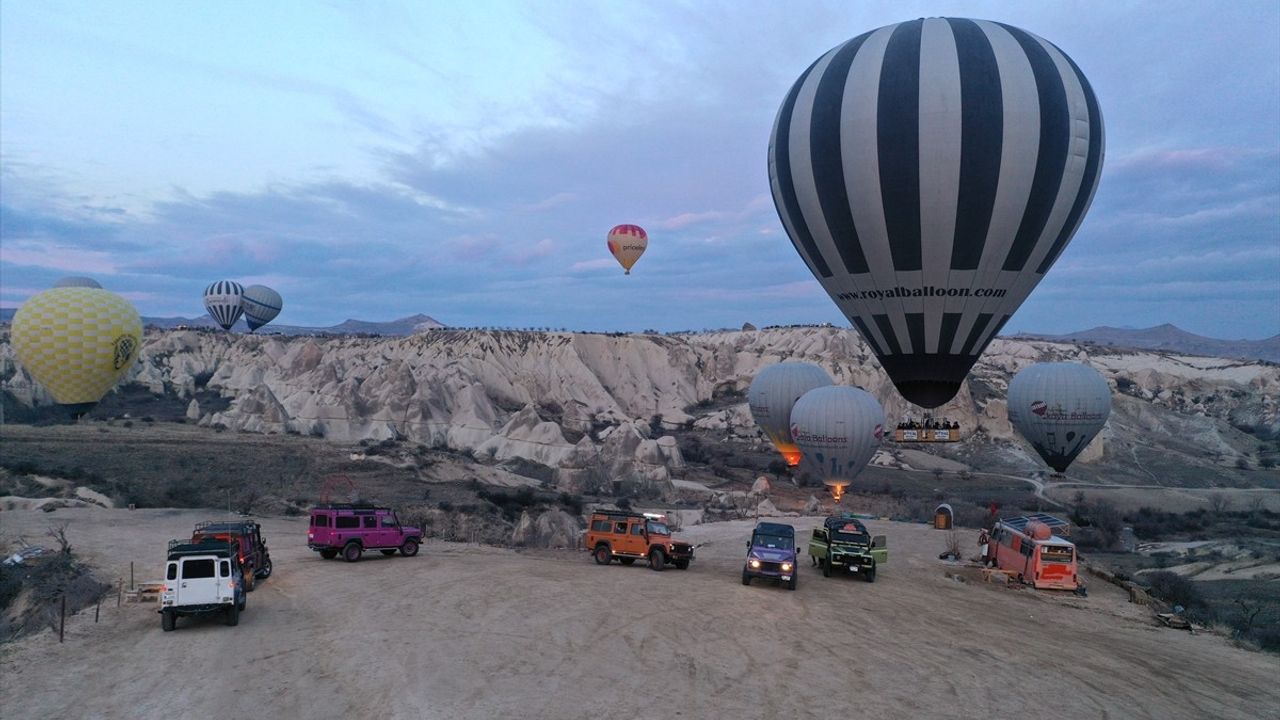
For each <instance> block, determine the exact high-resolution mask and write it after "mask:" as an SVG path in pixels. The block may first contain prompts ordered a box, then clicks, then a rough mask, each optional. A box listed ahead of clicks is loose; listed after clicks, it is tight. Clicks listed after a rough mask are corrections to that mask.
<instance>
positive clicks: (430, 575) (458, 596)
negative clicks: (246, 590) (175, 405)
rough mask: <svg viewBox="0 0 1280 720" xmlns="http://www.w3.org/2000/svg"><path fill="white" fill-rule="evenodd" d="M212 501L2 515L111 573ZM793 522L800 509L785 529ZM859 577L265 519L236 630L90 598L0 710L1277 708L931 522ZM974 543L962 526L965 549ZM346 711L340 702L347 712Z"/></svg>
mask: <svg viewBox="0 0 1280 720" xmlns="http://www.w3.org/2000/svg"><path fill="white" fill-rule="evenodd" d="M206 515H207V513H199V512H195V513H193V512H188V511H161V510H155V511H135V512H129V511H125V510H94V509H85V510H60V511H58V512H57V513H56V514H54V515H47V514H44V513H39V512H21V511H14V512H5V513H2V514H0V532H3V533H4V534H5V535H6V536H9V537H12V536H14V535H17V534H23V535H25V536H26V537H27V538H29V539H35V538H38V537H39V536H40V535H41V534H42V531H43V528H44V527H46V525H47V524H48V522H49V521H50V520H69V521H70V529H69V533H68V534H69V536H70V538H71V541H72V542H73V543H74V544H75V545H76V547H77V549H78V551H80V552H82V553H83V554H85V555H86V556H88V557H89V558H90V559H92V560H93V561H94V562H95V563H97V564H99V565H100V566H101V567H103V568H104V572H105V573H108V574H110V575H111V576H113V577H119V576H121V575H123V576H125V577H126V578H127V576H128V562H129V560H130V559H137V560H143V559H145V560H147V561H148V565H146V571H145V572H140V573H139V575H140V577H156V576H158V575H159V572H160V567H161V565H162V556H163V549H164V542H165V541H166V540H167V539H169V538H170V537H174V536H177V535H179V534H180V533H181V532H183V531H184V530H187V529H189V528H190V527H191V525H192V524H193V523H194V522H195V521H196V520H200V519H204V518H205V516H206ZM793 522H794V524H795V525H796V526H797V528H798V532H799V533H801V534H802V535H807V534H808V529H809V528H811V527H812V526H813V525H814V524H815V523H816V522H817V520H816V519H798V520H795V521H793ZM868 524H869V525H870V526H871V529H872V530H873V531H874V532H877V533H885V534H887V535H888V537H889V543H890V553H891V555H890V563H889V564H888V565H886V566H884V567H882V568H881V570H880V572H879V575H878V578H877V581H876V582H875V583H873V584H868V583H864V582H861V581H859V580H857V579H854V578H848V577H846V578H831V579H824V578H823V577H822V576H821V574H820V573H819V572H817V571H816V570H814V569H813V568H811V567H809V566H808V565H807V564H806V565H804V566H803V567H802V572H801V575H800V587H799V589H798V590H797V591H795V592H788V591H786V590H783V589H781V588H776V587H768V586H762V585H755V584H753V585H752V586H751V587H744V586H742V584H741V583H740V581H739V571H740V568H741V558H742V556H743V554H744V544H745V540H746V538H747V535H748V534H749V528H750V526H751V523H749V522H735V523H720V524H713V525H702V526H697V527H694V528H691V529H690V530H689V531H688V532H687V533H685V535H686V536H687V537H688V538H690V539H692V540H693V541H694V542H697V543H702V546H701V547H700V548H699V549H698V551H697V552H698V554H697V559H696V560H695V561H694V563H693V566H692V567H691V568H690V569H689V570H688V571H686V572H681V571H677V570H674V569H673V570H668V571H666V572H663V573H655V572H652V571H650V570H648V569H647V568H645V567H642V566H640V565H636V566H633V567H622V566H619V565H616V564H615V565H611V566H609V567H597V566H595V565H593V564H592V563H591V561H590V560H589V559H588V558H587V556H586V554H585V553H579V552H569V551H564V552H559V551H528V552H516V551H509V550H500V549H494V548H485V547H476V546H466V545H459V544H443V543H428V544H427V545H426V546H425V547H424V548H423V552H422V553H421V554H420V555H419V556H418V557H416V558H403V557H400V556H395V557H390V558H385V557H382V556H381V555H375V556H373V557H366V559H365V560H363V561H361V562H359V563H356V564H347V563H344V562H341V561H338V560H330V561H326V560H321V559H320V558H319V557H318V556H317V555H315V554H314V553H312V552H309V551H308V550H306V548H305V541H304V538H305V530H306V526H305V520H302V519H291V518H269V519H267V520H265V521H263V525H264V528H265V533H266V536H267V538H268V543H269V545H270V547H271V552H272V556H273V559H274V561H275V568H276V572H275V575H274V576H273V577H272V578H271V579H269V580H267V581H266V582H264V583H262V584H261V585H260V586H259V588H258V589H257V590H256V591H255V592H254V593H252V594H251V595H250V596H249V604H248V609H247V611H246V612H245V613H244V614H242V615H241V621H240V625H239V626H238V627H235V628H229V627H224V626H222V625H221V624H220V623H218V622H216V621H213V620H205V621H199V620H190V619H184V620H181V621H179V627H178V630H177V632H173V633H162V632H161V630H160V619H159V616H158V615H156V613H155V607H154V606H146V605H143V606H137V605H134V606H130V605H126V606H125V607H124V608H122V609H120V610H117V609H116V608H115V606H114V601H112V602H110V603H108V604H107V605H106V606H105V607H103V617H102V621H101V623H99V624H96V625H95V624H94V623H93V617H92V615H93V614H92V612H89V613H82V614H81V615H79V616H76V617H74V618H71V619H70V620H69V622H68V632H67V640H66V643H65V644H63V645H59V644H58V642H57V636H56V634H51V633H47V632H46V633H43V634H41V635H39V636H35V637H30V638H27V639H24V640H22V641H20V642H17V643H13V644H10V645H8V646H5V647H4V648H3V651H2V652H3V657H2V658H0V715H2V716H3V717H5V718H27V717H58V718H161V717H164V718H178V717H244V718H258V717H276V718H302V717H356V716H360V717H370V716H373V717H379V718H514V717H521V718H602V717H609V718H628V719H636V718H662V719H663V720H671V719H672V718H756V717H758V718H775V717H777V718H807V717H851V716H853V715H855V714H856V715H858V716H868V717H882V718H906V717H911V718H917V717H936V718H970V717H983V716H991V715H996V714H998V715H999V716H1001V717H1042V716H1055V717H1075V718H1103V717H1116V718H1119V717H1124V718H1161V719H1167V718H1197V719H1198V718H1259V717H1268V716H1269V717H1275V715H1276V713H1277V712H1278V711H1280V683H1277V682H1276V678H1277V677H1280V674H1278V673H1277V671H1278V670H1280V663H1277V661H1276V658H1275V657H1274V656H1268V655H1263V654H1257V653H1250V652H1245V651H1242V650H1238V649H1234V648H1232V647H1230V646H1229V645H1228V644H1227V643H1226V642H1225V641H1224V640H1223V639H1222V638H1219V637H1215V636H1208V635H1198V636H1192V635H1190V634H1187V633H1185V632H1177V631H1172V630H1167V629H1159V628H1156V627H1154V626H1152V624H1151V623H1150V622H1149V621H1148V620H1147V618H1146V611H1145V610H1144V609H1142V608H1138V607H1137V606H1133V605H1129V604H1128V603H1127V602H1126V598H1125V597H1124V596H1123V595H1122V594H1121V593H1120V591H1118V590H1115V589H1114V588H1111V587H1110V586H1105V585H1103V584H1101V583H1094V584H1093V585H1092V588H1091V592H1090V594H1089V597H1088V598H1087V599H1081V598H1075V597H1063V596H1050V595H1046V594H1043V593H1037V592H1034V591H1027V590H1006V589H999V588H995V587H993V586H989V585H985V584H982V583H974V582H970V583H960V582H957V581H955V580H952V579H948V578H946V577H945V576H944V569H945V568H944V565H943V564H941V563H939V562H938V561H937V560H936V559H934V558H935V557H936V556H937V554H938V552H940V551H941V549H942V545H943V542H944V536H945V533H942V532H938V531H934V530H930V529H927V528H925V527H924V526H920V525H907V524H898V523H888V522H871V523H868ZM973 541H974V539H973V537H971V535H970V534H965V542H966V546H967V547H968V546H969V545H970V544H971V543H972V542H973ZM357 714H358V715H357Z"/></svg>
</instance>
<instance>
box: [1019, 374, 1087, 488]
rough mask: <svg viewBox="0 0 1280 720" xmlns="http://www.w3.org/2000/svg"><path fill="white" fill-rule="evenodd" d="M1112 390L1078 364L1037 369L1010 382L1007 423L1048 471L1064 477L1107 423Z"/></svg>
mask: <svg viewBox="0 0 1280 720" xmlns="http://www.w3.org/2000/svg"><path fill="white" fill-rule="evenodd" d="M1110 414H1111V388H1110V386H1108V385H1107V381H1106V380H1105V379H1104V378H1103V377H1102V375H1101V374H1099V373H1098V371H1097V370H1094V369H1093V368H1091V367H1089V366H1087V365H1080V364H1079V363H1039V364H1036V365H1030V366H1028V367H1026V368H1023V369H1022V370H1021V371H1020V372H1019V373H1018V374H1017V375H1014V376H1013V380H1010V381H1009V423H1010V424H1011V425H1013V427H1014V429H1016V430H1017V431H1018V433H1019V434H1021V435H1022V437H1024V438H1026V440H1027V442H1029V443H1031V447H1033V448H1035V449H1036V452H1038V453H1040V457H1041V458H1043V459H1044V461H1045V463H1046V464H1048V465H1049V467H1051V468H1053V469H1054V470H1056V471H1058V472H1065V471H1066V469H1067V466H1069V465H1070V464H1071V461H1072V460H1075V459H1076V456H1077V455H1079V454H1080V452H1081V451H1082V450H1084V449H1085V447H1086V446H1088V445H1089V442H1090V441H1091V440H1093V438H1094V437H1095V436H1096V435H1097V434H1098V431H1099V430H1101V429H1102V426H1103V425H1105V424H1106V423H1107V416H1108V415H1110Z"/></svg>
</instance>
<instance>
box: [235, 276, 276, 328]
mask: <svg viewBox="0 0 1280 720" xmlns="http://www.w3.org/2000/svg"><path fill="white" fill-rule="evenodd" d="M240 307H241V308H243V309H244V321H245V323H247V324H248V325H249V332H253V331H254V330H257V329H258V328H260V327H262V326H263V325H266V324H267V323H269V322H271V321H272V320H275V319H276V316H277V315H279V314H280V309H281V308H283V307H284V301H283V300H281V299H280V293H278V292H276V291H275V290H272V289H271V288H269V287H267V286H266V285H250V286H249V287H247V288H245V289H244V295H243V296H242V297H241V298H240Z"/></svg>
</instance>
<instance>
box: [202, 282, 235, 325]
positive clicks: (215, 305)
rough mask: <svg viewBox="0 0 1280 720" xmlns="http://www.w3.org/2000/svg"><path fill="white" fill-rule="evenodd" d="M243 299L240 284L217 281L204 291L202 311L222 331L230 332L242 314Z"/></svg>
mask: <svg viewBox="0 0 1280 720" xmlns="http://www.w3.org/2000/svg"><path fill="white" fill-rule="evenodd" d="M243 297H244V287H243V286H242V285H241V284H240V283H238V282H234V281H231V280H219V281H218V282H216V283H213V284H212V285H210V286H209V287H207V288H205V289H204V309H205V310H207V311H208V312H209V317H212V318H213V321H214V322H216V323H218V325H220V326H222V329H223V330H230V329H231V326H232V325H235V324H236V320H239V319H240V313H241V312H243V308H242V306H241V302H242V298H243Z"/></svg>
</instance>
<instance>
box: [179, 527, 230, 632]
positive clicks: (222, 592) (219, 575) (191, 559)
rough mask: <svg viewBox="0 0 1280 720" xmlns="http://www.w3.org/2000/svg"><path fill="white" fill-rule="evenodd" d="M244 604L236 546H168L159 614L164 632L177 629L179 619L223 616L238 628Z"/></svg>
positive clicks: (213, 543)
mask: <svg viewBox="0 0 1280 720" xmlns="http://www.w3.org/2000/svg"><path fill="white" fill-rule="evenodd" d="M245 604H246V599H245V589H244V569H243V568H242V567H241V566H240V556H239V552H238V549H237V548H236V547H235V544H234V543H229V542H225V541H221V540H212V539H209V540H205V541H204V542H200V543H191V542H187V541H186V540H173V541H171V542H170V543H169V554H168V561H167V562H166V563H165V570H164V592H163V593H161V595H160V610H159V611H158V612H159V613H160V627H161V628H163V629H164V630H165V632H168V631H170V630H173V629H174V628H175V627H177V624H178V616H179V615H207V614H209V613H222V614H223V617H224V619H225V621H226V623H227V624H228V625H237V624H239V623H240V612H241V611H242V610H244V608H245Z"/></svg>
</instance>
